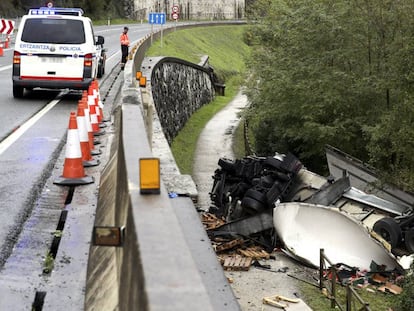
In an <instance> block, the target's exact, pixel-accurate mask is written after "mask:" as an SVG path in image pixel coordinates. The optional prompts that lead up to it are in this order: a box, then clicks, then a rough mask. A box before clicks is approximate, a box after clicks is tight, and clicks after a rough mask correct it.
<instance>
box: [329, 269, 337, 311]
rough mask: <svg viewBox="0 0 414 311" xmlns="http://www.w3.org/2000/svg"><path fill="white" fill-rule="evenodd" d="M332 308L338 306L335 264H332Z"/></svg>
mask: <svg viewBox="0 0 414 311" xmlns="http://www.w3.org/2000/svg"><path fill="white" fill-rule="evenodd" d="M330 270H331V297H330V299H331V309H334V308H335V306H336V269H335V267H334V266H331V269H330Z"/></svg>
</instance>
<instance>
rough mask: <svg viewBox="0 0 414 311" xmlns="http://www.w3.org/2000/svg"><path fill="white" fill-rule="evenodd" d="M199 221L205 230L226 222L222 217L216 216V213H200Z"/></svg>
mask: <svg viewBox="0 0 414 311" xmlns="http://www.w3.org/2000/svg"><path fill="white" fill-rule="evenodd" d="M201 222H202V223H203V225H204V227H205V228H206V230H212V229H215V228H218V227H221V226H222V225H224V224H225V223H226V222H225V220H224V219H222V218H218V217H217V216H216V215H214V214H211V213H203V214H201Z"/></svg>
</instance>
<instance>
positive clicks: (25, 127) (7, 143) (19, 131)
mask: <svg viewBox="0 0 414 311" xmlns="http://www.w3.org/2000/svg"><path fill="white" fill-rule="evenodd" d="M58 102H60V99H54V100H52V101H51V102H50V103H49V104H47V105H46V106H45V107H43V109H42V110H40V111H39V112H38V113H36V114H35V115H34V116H33V117H31V118H30V119H29V120H28V121H27V122H25V123H23V124H22V125H21V126H19V127H18V128H17V129H16V130H15V131H14V132H13V133H12V134H10V135H9V136H8V137H7V138H6V139H4V140H3V141H2V142H1V143H0V154H2V153H3V152H4V151H6V150H7V148H9V147H10V146H11V145H12V144H13V143H14V142H15V141H16V140H18V139H19V138H20V137H21V136H22V135H23V134H24V133H25V132H26V131H27V130H28V129H29V128H30V127H32V126H33V125H34V124H35V123H36V122H37V121H39V119H40V118H41V117H43V116H44V115H45V114H46V113H47V112H48V111H49V110H50V109H52V108H53V107H54V106H56V104H57V103H58Z"/></svg>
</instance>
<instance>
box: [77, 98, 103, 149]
mask: <svg viewBox="0 0 414 311" xmlns="http://www.w3.org/2000/svg"><path fill="white" fill-rule="evenodd" d="M80 105H81V106H82V107H83V109H84V112H85V120H86V129H87V131H88V139H89V149H90V150H91V155H98V154H101V151H100V150H99V149H96V148H95V145H99V144H100V143H101V142H100V141H99V140H96V139H95V138H94V136H93V130H92V124H91V117H90V114H89V107H88V92H86V91H84V92H83V95H82V99H81V102H80Z"/></svg>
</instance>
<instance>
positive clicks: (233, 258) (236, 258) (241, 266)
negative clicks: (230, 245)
mask: <svg viewBox="0 0 414 311" xmlns="http://www.w3.org/2000/svg"><path fill="white" fill-rule="evenodd" d="M223 260H224V261H223V269H224V270H233V271H240V270H242V271H247V270H249V269H250V266H251V264H252V260H253V259H252V258H251V257H243V256H240V255H227V256H224V257H223Z"/></svg>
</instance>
